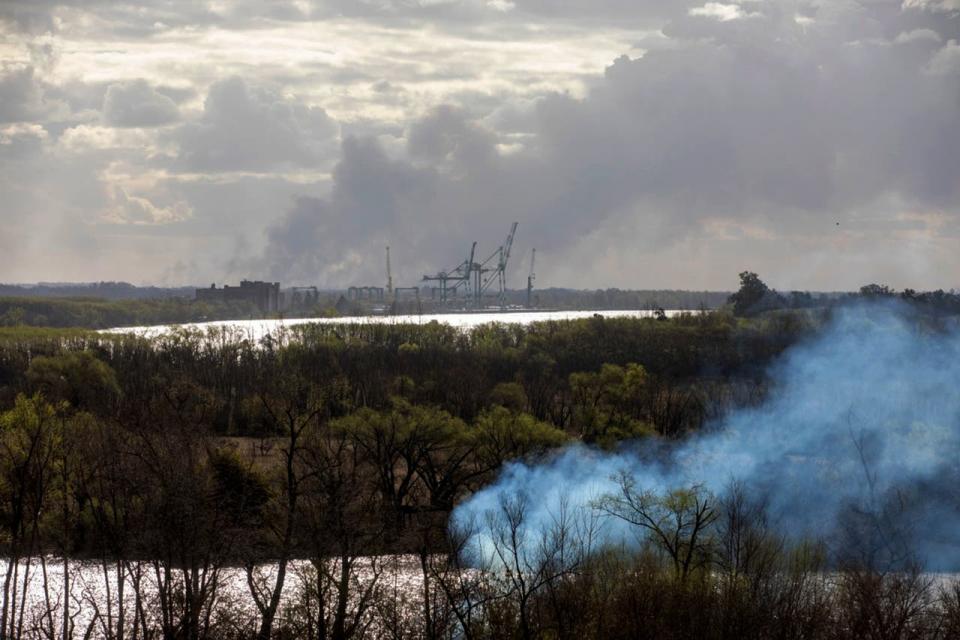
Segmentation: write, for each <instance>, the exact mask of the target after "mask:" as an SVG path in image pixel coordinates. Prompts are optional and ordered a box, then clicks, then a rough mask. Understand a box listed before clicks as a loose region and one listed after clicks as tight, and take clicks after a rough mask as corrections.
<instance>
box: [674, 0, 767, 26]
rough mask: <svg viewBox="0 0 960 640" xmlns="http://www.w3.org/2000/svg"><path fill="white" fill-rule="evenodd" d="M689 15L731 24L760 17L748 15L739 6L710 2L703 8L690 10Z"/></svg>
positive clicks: (756, 14)
mask: <svg viewBox="0 0 960 640" xmlns="http://www.w3.org/2000/svg"><path fill="white" fill-rule="evenodd" d="M689 15H691V16H695V17H700V18H713V19H715V20H719V21H720V22H729V21H730V20H739V19H740V18H750V17H753V16H759V15H760V14H759V13H747V12H745V11H744V10H743V7H741V6H740V5H738V4H723V3H722V2H708V3H706V4H705V5H703V6H702V7H694V8H692V9H690V11H689Z"/></svg>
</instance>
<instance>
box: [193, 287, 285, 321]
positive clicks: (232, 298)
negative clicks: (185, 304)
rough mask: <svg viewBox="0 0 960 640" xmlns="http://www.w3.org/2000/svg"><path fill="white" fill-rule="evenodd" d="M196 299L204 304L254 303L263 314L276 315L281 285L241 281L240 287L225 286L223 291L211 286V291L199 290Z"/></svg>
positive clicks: (278, 307)
mask: <svg viewBox="0 0 960 640" xmlns="http://www.w3.org/2000/svg"><path fill="white" fill-rule="evenodd" d="M196 299H197V300H202V301H204V302H252V303H253V304H255V305H256V306H257V308H259V309H260V311H262V312H263V313H276V312H277V311H279V310H280V283H279V282H263V281H260V280H256V281H251V280H241V281H240V286H239V287H231V286H230V285H224V286H223V288H222V289H217V285H216V284H211V285H210V288H209V289H197V297H196Z"/></svg>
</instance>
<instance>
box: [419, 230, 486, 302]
mask: <svg viewBox="0 0 960 640" xmlns="http://www.w3.org/2000/svg"><path fill="white" fill-rule="evenodd" d="M476 252H477V243H476V242H474V243H473V245H472V246H471V247H470V255H469V256H468V257H467V259H466V260H464V261H463V262H461V263H460V264H458V265H457V266H456V267H454V268H453V269H450V270H448V271H440V272H439V273H436V274H433V275H425V276H423V281H424V282H439V283H440V302H442V303H446V302H447V301H448V300H449V298H450V294H451V293H452V294H453V295H454V296H456V295H457V293H458V292H459V291H460V288H461V287H464V291H467V292H468V294H469V292H470V288H471V287H470V284H471V283H470V278H471V275H472V274H473V268H474V266H475V265H474V262H473V259H474V255H475V254H476Z"/></svg>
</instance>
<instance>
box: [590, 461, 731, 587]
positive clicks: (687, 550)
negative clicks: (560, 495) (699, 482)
mask: <svg viewBox="0 0 960 640" xmlns="http://www.w3.org/2000/svg"><path fill="white" fill-rule="evenodd" d="M617 482H618V484H619V491H618V492H617V493H614V494H609V495H606V496H603V497H602V498H600V499H599V500H598V501H597V503H596V504H597V506H598V507H599V509H600V510H601V511H603V512H605V513H607V514H609V515H611V516H614V517H616V518H619V519H621V520H623V521H625V522H627V523H629V524H632V525H634V526H636V527H639V528H640V529H642V530H644V531H645V532H646V534H647V537H648V539H649V540H651V541H652V542H653V544H654V545H655V546H656V547H657V548H659V549H660V550H661V551H663V552H664V553H666V555H667V556H668V557H669V559H670V561H671V563H672V564H673V569H674V573H675V575H676V577H677V578H678V579H679V580H680V581H681V582H684V581H685V580H686V579H687V576H689V575H690V572H691V571H693V570H695V569H699V568H701V567H704V566H706V564H707V563H708V562H709V560H710V558H711V555H712V545H711V541H710V540H709V538H708V529H709V528H710V527H711V525H713V523H714V522H715V521H716V520H717V518H718V517H719V513H718V511H717V510H716V508H715V507H714V500H713V496H712V495H710V494H709V493H708V492H707V491H705V490H704V489H703V488H702V487H700V486H694V487H691V488H690V489H673V490H671V491H668V492H666V493H664V494H662V495H658V494H657V493H655V492H653V491H649V490H643V489H640V488H639V487H637V483H636V480H634V478H633V477H632V476H631V475H630V474H628V473H627V472H622V473H621V474H620V475H619V477H618V479H617Z"/></svg>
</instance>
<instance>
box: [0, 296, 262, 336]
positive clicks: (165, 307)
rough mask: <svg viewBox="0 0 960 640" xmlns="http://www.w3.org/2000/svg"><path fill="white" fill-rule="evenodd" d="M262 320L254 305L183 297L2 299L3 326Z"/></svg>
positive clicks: (103, 326)
mask: <svg viewBox="0 0 960 640" xmlns="http://www.w3.org/2000/svg"><path fill="white" fill-rule="evenodd" d="M255 317H262V314H261V312H260V310H259V309H257V307H256V306H255V305H253V304H252V303H247V302H242V301H237V302H223V303H210V302H199V301H193V300H187V299H183V298H157V299H129V300H102V299H97V298H52V297H51V298H48V297H36V298H28V297H20V298H0V327H17V326H30V327H64V328H65V327H83V328H87V329H108V328H111V327H132V326H139V325H153V324H168V323H177V324H179V323H184V322H202V321H206V320H238V319H247V318H255Z"/></svg>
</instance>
